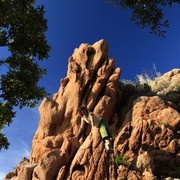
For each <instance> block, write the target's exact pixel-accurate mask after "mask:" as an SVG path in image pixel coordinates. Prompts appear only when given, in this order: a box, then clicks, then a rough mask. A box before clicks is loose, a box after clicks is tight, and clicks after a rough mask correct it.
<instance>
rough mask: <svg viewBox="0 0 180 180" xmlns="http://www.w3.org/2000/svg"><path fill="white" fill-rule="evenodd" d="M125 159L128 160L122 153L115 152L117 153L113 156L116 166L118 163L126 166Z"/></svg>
mask: <svg viewBox="0 0 180 180" xmlns="http://www.w3.org/2000/svg"><path fill="white" fill-rule="evenodd" d="M127 160H128V158H127V156H126V155H124V154H120V153H119V154H117V155H116V156H115V164H116V166H117V167H118V166H119V165H120V164H122V165H124V166H126V165H127Z"/></svg>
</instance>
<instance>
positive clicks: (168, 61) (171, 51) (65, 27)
mask: <svg viewBox="0 0 180 180" xmlns="http://www.w3.org/2000/svg"><path fill="white" fill-rule="evenodd" d="M37 2H38V3H39V4H41V3H43V4H45V9H46V18H47V19H48V26H49V29H48V32H47V38H48V41H49V44H50V45H51V47H52V51H51V54H50V58H49V59H48V60H47V61H45V62H43V63H42V66H43V67H46V68H47V69H48V75H47V76H45V77H43V79H42V80H41V82H40V84H41V85H43V86H45V88H46V89H47V91H48V92H50V93H51V94H53V93H55V92H57V91H58V88H59V86H60V79H61V78H63V77H65V76H66V71H67V60H68V58H69V57H70V56H71V55H72V53H73V51H74V49H75V48H76V47H79V45H80V44H81V43H89V44H93V43H95V42H96V41H98V40H100V39H105V40H106V41H107V42H108V44H109V57H112V58H114V59H115V60H116V66H118V67H120V68H121V69H122V76H121V79H127V80H134V78H135V76H136V75H137V74H141V73H142V71H144V70H151V69H152V66H153V63H155V65H156V68H157V70H158V71H159V72H160V73H161V74H163V73H165V72H167V71H169V70H171V69H173V68H180V33H179V32H180V21H179V19H180V10H179V9H180V6H176V7H173V8H170V9H166V11H165V15H166V16H165V17H167V18H168V19H169V23H170V29H168V32H167V34H166V38H165V39H163V38H157V37H155V36H153V35H150V34H149V33H148V31H147V30H142V29H139V28H138V27H137V26H136V25H135V24H134V23H133V22H131V21H130V13H129V12H126V11H121V10H120V9H119V8H117V9H116V8H114V7H113V5H112V4H107V3H105V0H100V1H97V0H86V1H84V0H77V1H76V0H61V1H59V0H52V1H45V0H39V1H37ZM5 53H6V52H5V51H3V50H1V49H0V56H1V57H2V56H5V55H6V54H5ZM38 123H39V113H38V110H37V108H35V109H29V108H24V109H23V110H21V111H18V113H17V117H16V118H14V123H13V124H12V125H11V127H7V128H6V129H5V130H4V133H6V134H7V136H8V139H9V140H10V143H11V145H10V147H9V150H8V151H5V150H2V151H1V152H0V179H2V176H4V174H6V173H7V172H10V171H12V168H13V167H14V166H16V165H17V163H18V162H19V161H20V160H21V159H22V157H23V156H29V153H30V151H31V141H32V138H33V136H34V133H35V131H36V129H37V126H38Z"/></svg>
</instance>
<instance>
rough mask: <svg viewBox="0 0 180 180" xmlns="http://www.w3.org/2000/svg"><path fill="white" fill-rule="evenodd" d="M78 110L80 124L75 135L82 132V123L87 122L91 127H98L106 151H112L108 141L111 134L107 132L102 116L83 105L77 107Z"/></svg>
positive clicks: (106, 125)
mask: <svg viewBox="0 0 180 180" xmlns="http://www.w3.org/2000/svg"><path fill="white" fill-rule="evenodd" d="M78 112H79V115H80V116H81V126H80V129H79V132H78V134H77V135H76V136H77V137H79V135H80V134H81V133H82V130H83V127H84V123H85V122H87V123H88V124H90V125H91V126H92V127H93V126H95V127H97V128H98V129H99V131H100V134H101V137H102V139H103V141H104V143H105V148H106V151H107V152H108V153H113V149H112V146H111V142H110V137H111V134H110V132H109V129H108V124H107V122H106V121H105V120H104V119H103V118H101V117H99V116H97V115H95V114H94V113H92V112H90V111H88V110H87V108H86V107H85V106H81V107H80V108H79V109H78Z"/></svg>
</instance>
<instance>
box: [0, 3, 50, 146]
mask: <svg viewBox="0 0 180 180" xmlns="http://www.w3.org/2000/svg"><path fill="white" fill-rule="evenodd" d="M0 9H1V11H0V16H1V18H0V46H1V48H6V49H7V50H8V51H9V56H8V57H7V58H4V59H2V58H1V57H0V67H1V72H0V73H1V75H0V149H2V148H5V149H8V146H9V142H8V139H7V137H6V136H5V134H3V133H2V130H3V129H4V127H5V126H6V125H8V126H9V125H10V124H11V122H12V118H13V117H15V114H16V112H15V111H14V110H13V109H14V107H19V108H22V107H24V106H29V107H34V106H35V105H36V104H37V102H38V101H39V100H40V99H42V98H43V97H44V96H46V95H47V93H46V91H45V89H44V88H43V87H40V86H39V85H38V81H39V79H40V78H41V77H42V76H43V74H46V69H43V68H41V67H40V65H39V64H38V62H39V61H42V60H44V59H47V58H48V53H49V51H50V46H49V45H48V43H47V40H46V36H45V32H46V30H47V20H46V19H45V18H44V14H45V10H44V6H43V5H41V6H40V5H38V6H35V1H34V0H15V1H14V0H6V1H4V0H1V1H0Z"/></svg>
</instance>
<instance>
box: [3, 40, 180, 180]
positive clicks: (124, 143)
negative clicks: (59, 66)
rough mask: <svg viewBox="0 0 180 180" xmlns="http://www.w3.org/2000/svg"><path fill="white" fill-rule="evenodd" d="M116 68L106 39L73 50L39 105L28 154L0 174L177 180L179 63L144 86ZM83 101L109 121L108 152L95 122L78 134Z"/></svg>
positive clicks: (31, 179)
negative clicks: (50, 92)
mask: <svg viewBox="0 0 180 180" xmlns="http://www.w3.org/2000/svg"><path fill="white" fill-rule="evenodd" d="M120 73H121V69H120V68H115V60H113V59H111V58H109V57H108V45H107V43H106V41H104V40H100V41H98V42H96V43H95V44H93V45H89V44H81V45H80V47H79V48H77V49H75V50H74V53H73V55H72V56H71V57H70V58H69V62H68V71H67V76H66V77H65V78H63V79H61V82H60V83H61V86H60V89H59V91H58V92H57V93H56V94H54V96H53V98H45V99H44V100H43V101H42V103H41V105H40V107H39V112H40V122H39V126H38V129H37V131H36V133H35V135H34V138H33V141H32V151H31V155H30V158H29V159H27V158H24V159H23V160H22V161H21V162H20V163H19V165H18V166H17V167H16V168H15V170H14V172H11V173H9V174H7V175H6V177H5V179H6V180H9V179H14V180H15V179H17V180H54V179H56V180H63V179H64V180H66V179H69V180H71V179H72V180H75V179H84V180H91V179H92V180H94V179H95V180H96V179H97V180H99V179H103V180H106V179H107V180H108V179H110V180H111V179H112V180H113V179H117V180H126V179H128V180H141V179H144V180H155V179H162V178H167V177H171V178H180V113H179V112H180V104H179V102H180V69H174V70H172V71H170V72H168V73H166V74H165V75H163V76H161V77H158V78H157V79H155V80H154V81H153V82H152V85H151V89H152V90H151V91H147V92H145V91H143V92H141V91H137V88H136V87H135V86H133V85H130V84H123V83H120V80H119V79H120ZM163 83H164V84H166V86H165V87H164V86H163ZM168 83H169V84H170V86H169V85H168V86H167V84H168ZM153 88H154V89H153ZM80 105H85V106H87V108H88V109H89V110H90V111H93V112H94V113H95V114H97V115H99V116H101V117H103V118H104V119H105V120H106V121H107V122H108V123H109V127H110V130H111V132H112V144H113V147H114V153H113V154H107V152H106V151H105V149H104V143H103V141H102V139H101V136H100V134H99V130H98V128H96V127H93V128H92V129H91V127H90V126H89V125H87V126H86V127H85V129H84V132H83V134H82V135H81V137H80V138H77V136H76V134H77V132H78V129H79V126H80V117H79V115H78V107H79V106H80Z"/></svg>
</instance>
